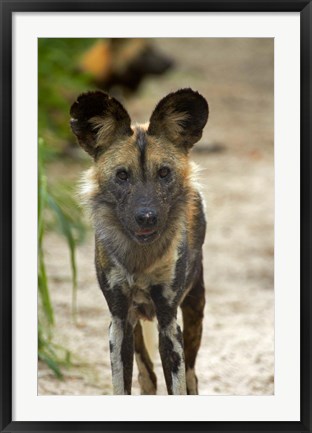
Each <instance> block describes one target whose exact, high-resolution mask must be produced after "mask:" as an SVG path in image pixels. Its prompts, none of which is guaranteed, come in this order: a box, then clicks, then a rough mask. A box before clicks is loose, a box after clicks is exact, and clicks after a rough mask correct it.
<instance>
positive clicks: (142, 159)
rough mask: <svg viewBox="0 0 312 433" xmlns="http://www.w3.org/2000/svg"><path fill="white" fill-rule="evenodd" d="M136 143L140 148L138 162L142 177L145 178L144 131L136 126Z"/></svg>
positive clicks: (145, 143)
mask: <svg viewBox="0 0 312 433" xmlns="http://www.w3.org/2000/svg"><path fill="white" fill-rule="evenodd" d="M137 145H138V148H139V149H140V164H141V167H142V173H143V178H145V149H146V145H147V141H146V134H145V131H144V130H143V129H141V128H137Z"/></svg>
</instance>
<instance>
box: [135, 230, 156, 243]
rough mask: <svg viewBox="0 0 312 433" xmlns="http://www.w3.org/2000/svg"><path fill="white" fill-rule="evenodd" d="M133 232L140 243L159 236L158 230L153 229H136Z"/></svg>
mask: <svg viewBox="0 0 312 433" xmlns="http://www.w3.org/2000/svg"><path fill="white" fill-rule="evenodd" d="M134 234H135V237H136V239H137V240H138V241H139V242H140V243H146V242H152V241H153V240H155V239H156V238H158V237H159V232H158V230H155V229H141V230H137V231H136V232H135V233H134Z"/></svg>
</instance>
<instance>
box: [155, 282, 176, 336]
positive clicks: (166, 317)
mask: <svg viewBox="0 0 312 433" xmlns="http://www.w3.org/2000/svg"><path fill="white" fill-rule="evenodd" d="M162 292H163V287H162V286H161V285H160V284H156V285H154V286H152V287H151V298H152V300H153V302H154V304H155V308H156V315H157V319H158V324H159V327H160V329H162V328H166V327H167V326H168V325H169V324H170V323H171V322H172V319H173V318H174V317H176V314H177V310H176V308H173V307H171V306H170V305H168V302H167V299H166V298H165V297H164V296H163V294H162Z"/></svg>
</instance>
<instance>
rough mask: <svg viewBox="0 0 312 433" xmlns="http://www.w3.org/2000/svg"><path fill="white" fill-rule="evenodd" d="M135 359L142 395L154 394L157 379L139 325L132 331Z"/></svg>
mask: <svg viewBox="0 0 312 433" xmlns="http://www.w3.org/2000/svg"><path fill="white" fill-rule="evenodd" d="M134 348H135V358H136V362H137V365H138V369H139V384H140V388H141V394H142V395H153V394H156V389H157V379H156V375H155V373H154V370H153V363H152V361H151V359H150V357H149V354H148V352H147V350H146V347H145V344H144V338H143V333H142V326H141V323H140V322H138V323H137V324H136V327H135V330H134Z"/></svg>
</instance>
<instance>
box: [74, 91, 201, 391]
mask: <svg viewBox="0 0 312 433" xmlns="http://www.w3.org/2000/svg"><path fill="white" fill-rule="evenodd" d="M70 113H71V117H72V119H71V127H72V130H73V132H74V134H75V135H76V136H77V138H78V141H79V144H80V145H81V147H82V148H83V149H84V150H85V151H86V152H88V153H89V154H90V155H91V156H92V158H93V159H94V164H93V166H92V167H91V168H90V169H89V170H88V171H87V172H86V174H85V178H84V185H83V191H82V193H83V197H84V200H85V201H86V203H87V205H88V207H89V208H90V210H91V214H92V220H93V224H94V229H95V264H96V272H97V278H98V281H99V285H100V287H101V289H102V291H103V293H104V296H105V298H106V301H107V304H108V307H109V310H110V313H111V317H112V321H111V325H110V329H109V344H110V356H111V366H112V377H113V390H114V394H131V383H132V370H133V357H134V352H135V355H136V360H137V364H138V369H139V382H140V387H141V393H142V394H156V376H155V373H154V371H153V364H152V361H151V359H150V357H149V354H148V352H147V350H146V347H145V344H144V339H143V334H142V327H141V323H140V319H145V320H146V319H147V320H152V319H153V318H154V317H156V318H157V322H158V330H159V351H160V356H161V360H162V365H163V371H164V375H165V380H166V385H167V390H168V393H169V394H176V395H178V394H186V393H188V394H197V393H198V387H197V378H196V375H195V360H196V356H197V352H198V349H199V346H200V340H201V334H202V320H203V310H204V305H205V297H204V295H205V289H204V282H203V268H202V245H203V242H204V237H205V228H206V223H205V216H204V211H203V203H202V199H201V196H200V193H199V191H198V189H197V186H196V183H195V182H194V170H193V164H192V163H191V162H190V159H189V151H190V149H191V147H192V146H193V145H194V144H195V143H196V142H197V141H198V140H199V139H200V138H201V136H202V130H203V128H204V126H205V124H206V122H207V119H208V104H207V102H206V100H205V98H204V97H203V96H201V95H200V94H199V93H198V92H194V91H193V90H191V89H181V90H178V91H177V92H174V93H170V94H169V95H167V96H166V97H164V98H163V99H162V100H161V101H160V102H159V103H158V105H157V106H156V108H155V110H154V111H153V113H152V116H151V118H150V122H149V124H147V125H141V126H132V125H131V120H130V117H129V114H128V113H127V111H126V110H125V109H124V107H123V106H122V105H121V104H120V103H119V102H118V101H117V100H116V99H114V98H112V97H110V96H109V95H107V94H105V93H102V92H99V91H97V92H89V93H85V94H82V95H80V96H79V97H78V99H77V101H76V102H75V103H74V104H73V105H72V107H71V111H70ZM179 306H180V307H181V309H182V315H183V333H182V332H181V329H180V327H179V325H178V323H177V309H178V307H179Z"/></svg>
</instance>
